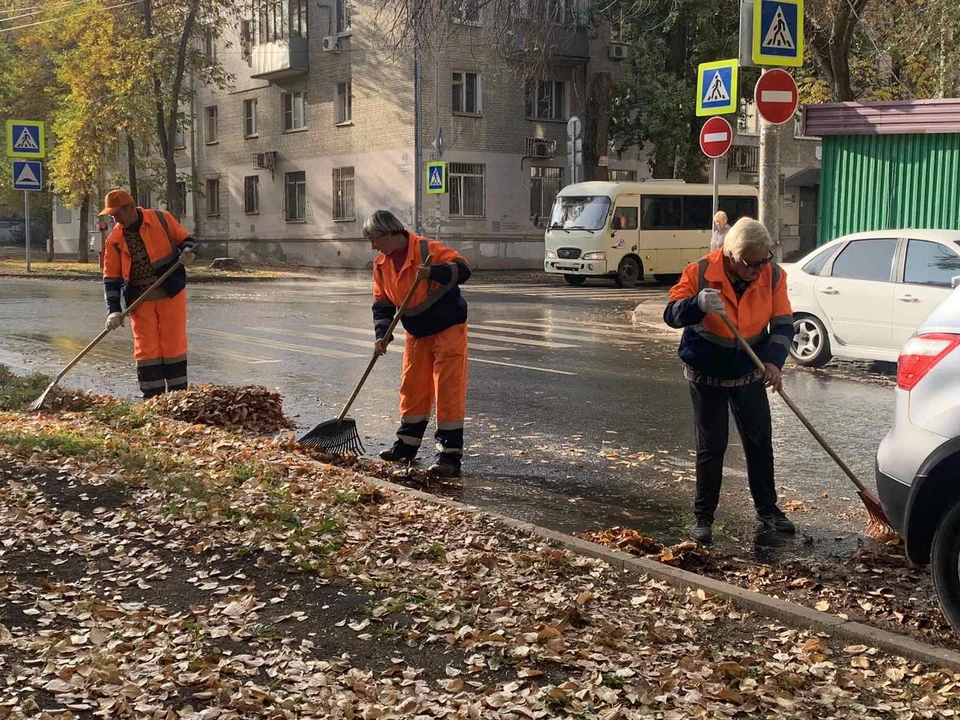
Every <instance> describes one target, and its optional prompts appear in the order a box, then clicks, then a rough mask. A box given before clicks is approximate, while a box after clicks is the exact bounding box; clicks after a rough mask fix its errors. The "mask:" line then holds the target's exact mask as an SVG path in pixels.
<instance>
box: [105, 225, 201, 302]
mask: <svg viewBox="0 0 960 720" xmlns="http://www.w3.org/2000/svg"><path fill="white" fill-rule="evenodd" d="M137 209H138V210H139V211H140V213H141V216H142V223H141V225H140V237H141V239H142V240H143V245H144V247H145V248H146V249H147V255H148V256H149V258H150V264H151V265H152V266H153V269H154V271H155V272H156V274H157V277H160V276H161V275H163V273H165V272H166V271H167V269H168V268H169V267H170V265H171V264H172V263H173V262H175V261H176V260H177V258H179V257H180V252H181V251H182V250H186V249H187V248H192V247H193V246H194V244H195V243H194V240H193V238H192V237H190V233H188V232H187V231H186V230H185V229H184V227H183V226H182V225H181V224H180V223H178V222H177V221H176V220H175V219H174V217H173V215H171V214H170V213H168V212H167V211H166V210H161V211H157V210H145V209H142V208H137ZM161 213H162V215H161ZM129 280H130V248H129V247H128V246H127V241H126V239H125V238H124V237H123V227H122V226H121V225H120V224H119V223H117V224H116V225H114V227H113V231H112V232H111V233H110V235H109V236H107V241H106V243H104V246H103V294H104V299H105V300H106V301H107V309H108V311H109V312H120V296H121V294H124V295H125V300H126V302H127V305H129V304H130V303H131V302H133V301H134V300H135V299H136V298H134V297H131V296H130V293H129V288H128V287H127V283H128V281H129ZM186 284H187V273H186V271H185V270H184V269H183V268H182V267H180V268H177V270H176V271H175V272H174V273H173V274H172V275H171V276H170V277H168V278H167V279H166V280H165V281H164V283H163V289H164V291H165V292H166V293H167V296H168V297H173V296H174V295H176V294H177V293H179V292H180V291H181V290H183V288H184V287H186Z"/></svg>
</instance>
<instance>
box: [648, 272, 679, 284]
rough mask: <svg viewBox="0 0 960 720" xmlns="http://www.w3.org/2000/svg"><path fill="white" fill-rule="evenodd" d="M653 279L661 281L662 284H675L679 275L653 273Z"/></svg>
mask: <svg viewBox="0 0 960 720" xmlns="http://www.w3.org/2000/svg"><path fill="white" fill-rule="evenodd" d="M653 279H654V280H656V281H657V282H658V283H661V284H663V285H676V284H677V280H679V279H680V276H679V275H675V274H674V275H657V274H655V275H654V276H653Z"/></svg>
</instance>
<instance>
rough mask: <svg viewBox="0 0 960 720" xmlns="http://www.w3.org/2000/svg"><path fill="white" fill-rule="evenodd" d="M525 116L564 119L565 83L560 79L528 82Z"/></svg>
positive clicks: (565, 113) (542, 118)
mask: <svg viewBox="0 0 960 720" xmlns="http://www.w3.org/2000/svg"><path fill="white" fill-rule="evenodd" d="M527 117H528V118H532V119H535V120H566V119H567V84H566V83H565V82H562V81H560V80H541V81H539V82H528V83H527Z"/></svg>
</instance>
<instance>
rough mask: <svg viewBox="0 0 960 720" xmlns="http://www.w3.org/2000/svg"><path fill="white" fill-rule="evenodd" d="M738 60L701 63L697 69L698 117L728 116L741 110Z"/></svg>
mask: <svg viewBox="0 0 960 720" xmlns="http://www.w3.org/2000/svg"><path fill="white" fill-rule="evenodd" d="M738 65H739V63H738V61H737V60H720V61H719V62H710V63H701V64H700V66H699V68H698V69H697V116H698V117H700V116H703V115H726V114H728V113H735V112H737V110H738V109H739V102H738V99H739V95H737V69H738Z"/></svg>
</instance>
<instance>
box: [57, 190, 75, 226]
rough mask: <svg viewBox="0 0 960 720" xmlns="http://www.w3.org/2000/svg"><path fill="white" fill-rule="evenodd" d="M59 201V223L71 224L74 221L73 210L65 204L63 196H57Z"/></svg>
mask: <svg viewBox="0 0 960 720" xmlns="http://www.w3.org/2000/svg"><path fill="white" fill-rule="evenodd" d="M56 203H57V224H58V225H70V224H71V223H72V222H73V212H71V210H70V208H68V207H66V206H65V205H64V204H63V198H61V197H60V196H59V195H57V196H56Z"/></svg>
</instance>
